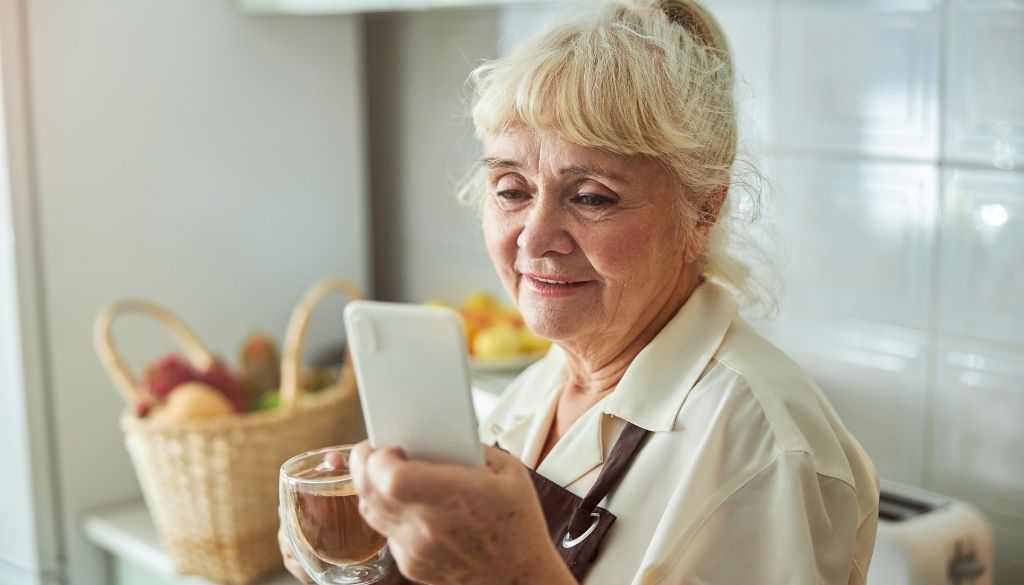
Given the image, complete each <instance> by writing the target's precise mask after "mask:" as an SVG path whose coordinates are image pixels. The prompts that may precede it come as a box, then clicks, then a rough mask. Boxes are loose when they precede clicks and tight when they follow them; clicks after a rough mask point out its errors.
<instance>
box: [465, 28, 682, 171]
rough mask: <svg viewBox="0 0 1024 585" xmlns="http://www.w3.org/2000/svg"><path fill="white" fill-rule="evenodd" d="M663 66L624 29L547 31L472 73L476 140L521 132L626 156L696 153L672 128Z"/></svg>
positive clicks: (650, 46)
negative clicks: (516, 128) (544, 133)
mask: <svg viewBox="0 0 1024 585" xmlns="http://www.w3.org/2000/svg"><path fill="white" fill-rule="evenodd" d="M666 61H667V57H666V55H665V52H664V51H662V50H661V49H660V47H658V45H657V44H656V43H654V42H653V41H651V40H650V39H646V38H640V37H639V35H638V34H637V33H636V31H635V30H632V29H630V28H629V27H622V26H610V27H596V28H589V29H582V30H580V29H576V28H573V27H561V28H558V29H555V30H553V31H551V32H550V33H548V34H547V35H544V36H543V37H542V38H541V39H539V40H538V41H537V42H535V43H528V44H527V45H526V46H524V47H522V48H521V49H520V50H519V51H517V52H516V53H514V54H512V55H510V56H508V57H507V58H505V59H502V60H500V61H498V62H496V63H492V64H489V65H486V66H483V67H481V68H480V69H478V70H477V72H476V75H475V77H476V80H475V81H476V83H477V90H478V94H477V102H476V106H475V107H474V108H473V121H474V124H475V126H476V129H477V135H478V138H480V139H481V140H484V139H486V138H488V137H493V136H496V135H498V134H500V133H501V132H504V131H505V130H507V129H509V128H511V127H514V126H517V125H524V126H527V127H530V128H533V129H536V130H552V131H555V132H558V133H559V134H561V135H562V136H564V137H565V138H566V139H568V140H569V141H571V142H573V143H575V144H579V145H580V146H585V147H590V148H598V149H602V150H605V151H609V152H614V153H616V154H622V155H627V156H629V155H647V156H654V157H663V156H666V155H669V154H672V153H673V152H678V150H679V149H680V147H684V148H685V147H696V144H693V140H692V139H691V138H690V137H689V136H687V135H686V134H684V133H682V132H680V131H679V129H678V124H674V123H672V122H677V120H676V116H674V115H672V112H673V109H674V108H675V107H676V104H675V103H674V101H673V100H672V99H671V96H670V95H669V93H668V92H667V91H666V90H665V88H666V87H668V86H671V81H670V79H671V73H670V71H669V65H668V63H666Z"/></svg>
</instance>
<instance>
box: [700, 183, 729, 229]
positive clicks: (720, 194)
mask: <svg viewBox="0 0 1024 585" xmlns="http://www.w3.org/2000/svg"><path fill="white" fill-rule="evenodd" d="M728 194H729V186H728V185H722V186H721V187H718V188H716V189H715V190H714V191H712V192H711V196H710V197H708V200H707V201H705V202H704V205H703V206H701V208H700V215H699V216H698V218H697V228H698V229H702V230H704V231H705V232H707V230H709V229H711V226H713V225H715V222H716V221H718V214H719V213H720V212H721V211H722V206H723V205H725V197H726V195H728ZM705 237H707V235H706V234H705Z"/></svg>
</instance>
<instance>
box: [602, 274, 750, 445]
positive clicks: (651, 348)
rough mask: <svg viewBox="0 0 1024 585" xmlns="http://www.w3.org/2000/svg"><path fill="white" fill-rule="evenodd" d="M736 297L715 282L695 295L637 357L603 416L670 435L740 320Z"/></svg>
mask: <svg viewBox="0 0 1024 585" xmlns="http://www.w3.org/2000/svg"><path fill="white" fill-rule="evenodd" d="M736 310H737V305H736V301H735V300H733V298H732V295H731V294H730V293H729V292H728V291H727V290H725V289H724V288H722V287H721V286H718V285H716V284H714V283H710V282H704V283H702V284H701V285H700V286H698V287H697V288H696V290H694V291H693V293H692V294H691V295H690V298H688V299H687V300H686V302H685V303H684V304H683V306H682V308H681V309H679V312H678V313H676V315H675V316H674V317H673V318H672V319H671V320H670V321H669V322H668V323H667V324H666V325H665V327H664V328H663V329H662V330H661V331H660V332H659V333H658V335H657V336H656V337H655V338H654V339H653V340H652V341H651V342H650V343H649V344H648V345H647V347H645V348H644V349H643V350H641V351H640V353H639V354H637V356H636V358H635V359H634V360H633V363H631V364H630V365H629V367H628V368H627V369H626V372H625V373H624V374H623V376H622V379H621V380H619V384H618V386H617V387H616V388H615V391H614V392H612V393H611V395H609V396H608V399H607V400H605V401H604V402H603V411H604V412H605V413H607V414H611V415H613V416H617V417H619V418H622V419H625V420H627V421H629V422H631V423H633V424H635V425H637V426H639V427H643V428H645V429H647V430H649V431H670V430H672V428H673V425H674V424H675V420H676V417H677V415H678V413H679V409H680V408H682V406H683V402H685V401H686V397H687V396H688V395H689V393H690V389H692V388H693V386H694V385H695V384H696V383H697V381H698V380H699V379H700V377H701V374H702V373H703V372H704V370H705V369H706V368H707V366H708V364H709V363H710V362H711V360H712V358H714V356H715V353H716V352H717V351H718V348H719V346H720V345H721V344H722V340H723V339H724V338H725V334H726V331H728V329H729V325H730V324H731V323H732V321H733V319H734V317H735V316H736Z"/></svg>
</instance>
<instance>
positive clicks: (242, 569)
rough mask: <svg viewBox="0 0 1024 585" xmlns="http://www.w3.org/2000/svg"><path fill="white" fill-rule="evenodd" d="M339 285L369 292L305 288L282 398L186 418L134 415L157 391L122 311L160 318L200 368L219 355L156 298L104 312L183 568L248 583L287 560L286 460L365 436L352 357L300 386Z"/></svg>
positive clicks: (131, 446) (100, 329) (161, 526)
mask: <svg viewBox="0 0 1024 585" xmlns="http://www.w3.org/2000/svg"><path fill="white" fill-rule="evenodd" d="M331 293H340V294H343V295H345V296H347V297H348V298H349V299H350V300H352V299H357V298H360V297H361V296H362V295H361V294H360V291H359V289H358V288H357V287H355V286H354V285H352V284H350V283H348V282H346V281H344V280H342V279H338V278H333V279H328V280H325V281H323V282H320V283H318V284H316V285H315V286H313V287H312V288H311V289H310V290H309V291H308V292H307V293H306V294H305V296H303V298H302V300H301V301H300V303H299V304H298V306H297V307H296V308H295V310H294V312H293V313H292V316H291V320H290V322H289V324H288V331H287V334H286V337H285V342H284V346H283V351H282V358H281V359H282V367H281V401H282V403H281V406H280V407H278V408H277V409H274V410H269V411H261V412H254V413H249V414H245V415H232V416H224V417H219V418H212V419H205V420H196V421H189V422H187V423H183V424H178V425H168V424H160V423H158V422H153V421H151V420H150V419H148V418H141V419H140V418H138V417H136V416H134V414H133V411H134V410H135V406H136V405H137V404H138V402H139V401H141V400H144V399H150V400H152V398H151V397H150V396H149V394H148V393H147V392H146V390H145V389H144V388H143V386H142V385H141V384H140V383H139V382H138V380H137V379H136V377H135V376H133V375H132V373H131V372H130V371H129V370H128V368H127V367H126V365H125V363H124V360H123V359H122V358H121V356H120V355H119V354H118V352H117V350H116V348H115V346H114V344H113V340H112V336H111V326H112V324H113V322H114V320H115V319H116V318H117V317H119V316H121V315H124V314H129V313H136V314H142V315H146V316H148V317H151V318H153V319H156V320H157V321H159V322H161V323H162V324H163V325H164V326H166V327H167V328H168V329H169V330H170V332H171V333H172V334H173V336H174V337H175V339H176V340H177V341H178V342H179V343H180V344H181V346H182V349H183V350H184V352H185V355H186V356H187V358H188V359H189V361H190V362H191V363H192V365H193V366H194V367H196V368H197V369H200V370H203V369H205V368H206V367H207V366H208V365H209V364H210V363H211V362H212V360H213V356H212V355H211V354H210V352H209V351H208V350H207V349H206V348H205V347H204V346H203V344H202V343H200V341H199V339H198V338H197V337H196V336H195V335H194V334H193V333H192V332H191V331H190V330H189V329H188V328H187V327H186V326H185V325H184V324H183V323H182V322H181V321H179V320H178V319H176V318H175V317H174V316H173V315H172V314H171V313H170V312H168V311H167V310H165V309H162V308H160V307H158V306H156V305H154V304H152V303H148V302H144V301H121V302H118V303H114V304H113V305H111V306H109V307H107V308H106V309H104V310H103V311H102V312H101V313H100V314H99V316H98V317H97V319H96V323H95V331H94V341H95V344H96V350H97V352H98V353H99V356H100V359H101V361H102V362H103V365H104V367H105V368H106V369H107V372H108V373H109V374H110V377H111V378H112V379H113V381H114V385H115V386H116V387H117V389H118V390H119V391H120V393H121V395H122V396H123V397H124V399H125V401H126V402H127V403H128V408H127V409H126V410H125V412H124V414H123V415H122V417H121V428H122V429H123V430H124V434H125V444H126V446H127V448H128V453H129V454H130V456H131V459H132V463H133V465H134V466H135V472H136V474H137V475H138V478H139V483H140V484H141V485H142V493H143V496H144V497H145V500H146V505H147V507H148V508H149V511H150V514H151V515H152V517H153V522H154V524H155V525H156V529H157V533H158V534H159V536H160V541H161V543H162V545H163V547H164V550H166V552H167V554H168V555H169V556H170V558H171V560H172V561H173V563H174V567H175V569H176V570H177V571H178V572H179V573H181V574H186V575H200V576H202V577H205V578H207V579H210V580H212V581H215V582H218V583H224V584H229V585H236V584H238V585H242V584H248V583H252V582H253V581H256V580H258V579H259V578H260V577H261V576H263V575H266V574H267V573H270V572H274V571H276V570H279V569H280V568H281V567H282V561H281V555H280V553H279V551H278V544H277V528H278V491H277V484H278V471H279V469H280V466H281V464H282V463H284V461H285V460H287V459H288V458H289V457H291V456H292V455H295V454H297V453H301V452H303V451H308V450H310V449H314V448H318V447H324V446H328V445H337V444H344V443H351V442H355V441H358V440H361V439H362V438H363V437H365V429H364V427H363V420H362V414H361V411H360V409H359V398H358V395H357V392H356V387H355V377H354V376H353V373H352V367H351V364H350V363H348V359H347V358H346V363H345V365H344V367H343V369H342V374H341V376H340V377H339V382H338V384H337V385H335V386H334V387H332V388H328V389H324V390H321V391H319V392H316V393H310V394H308V395H304V393H303V391H302V389H301V388H299V369H300V368H299V363H300V361H299V360H300V357H301V354H302V345H303V338H304V337H305V332H306V328H307V325H308V324H309V319H310V316H311V315H312V313H313V309H314V308H315V307H316V305H317V304H318V303H319V302H320V300H321V299H322V298H323V297H324V296H326V295H327V294H331Z"/></svg>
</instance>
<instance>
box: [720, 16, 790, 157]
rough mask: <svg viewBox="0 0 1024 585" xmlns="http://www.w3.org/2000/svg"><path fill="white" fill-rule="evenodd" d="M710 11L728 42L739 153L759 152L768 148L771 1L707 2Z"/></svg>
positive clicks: (771, 41)
mask: <svg viewBox="0 0 1024 585" xmlns="http://www.w3.org/2000/svg"><path fill="white" fill-rule="evenodd" d="M707 5H708V7H709V9H710V10H711V11H712V12H713V13H714V15H715V18H717V19H718V23H719V24H720V25H721V26H722V29H723V30H724V31H725V35H726V37H727V38H728V39H729V49H730V50H731V51H732V57H733V65H734V67H735V70H736V102H737V107H738V108H739V113H740V121H741V129H740V130H741V132H740V144H741V149H743V150H745V151H753V152H754V153H758V152H760V151H761V150H762V149H763V148H764V146H765V145H767V144H771V142H772V136H771V134H770V124H769V119H770V96H771V92H770V89H771V67H772V63H771V55H772V52H771V48H772V43H773V42H774V27H773V26H772V25H773V24H774V20H773V18H774V11H773V10H772V6H773V2H772V0H709V1H708V2H707Z"/></svg>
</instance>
